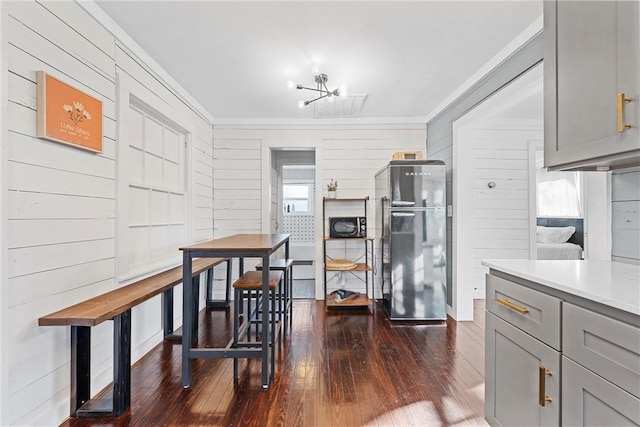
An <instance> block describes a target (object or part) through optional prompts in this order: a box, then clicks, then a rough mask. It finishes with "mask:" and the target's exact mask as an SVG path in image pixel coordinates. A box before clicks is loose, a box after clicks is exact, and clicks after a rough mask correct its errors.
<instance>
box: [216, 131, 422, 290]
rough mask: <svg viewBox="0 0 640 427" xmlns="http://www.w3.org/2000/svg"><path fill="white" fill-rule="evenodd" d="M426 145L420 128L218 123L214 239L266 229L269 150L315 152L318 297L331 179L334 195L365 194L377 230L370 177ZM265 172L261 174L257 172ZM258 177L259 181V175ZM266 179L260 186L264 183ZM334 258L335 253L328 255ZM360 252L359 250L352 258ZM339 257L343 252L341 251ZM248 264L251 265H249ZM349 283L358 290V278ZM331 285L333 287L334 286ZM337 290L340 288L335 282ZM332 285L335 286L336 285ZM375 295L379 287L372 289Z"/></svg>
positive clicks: (349, 211)
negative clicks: (400, 155)
mask: <svg viewBox="0 0 640 427" xmlns="http://www.w3.org/2000/svg"><path fill="white" fill-rule="evenodd" d="M425 147H426V126H425V125H416V124H408V125H352V126H347V125H345V126H338V125H326V126H322V125H308V126H301V125H292V126H278V125H273V126H268V125H256V126H252V125H216V127H215V129H214V194H215V198H214V218H215V235H216V237H221V236H226V235H230V234H234V233H241V232H265V231H267V230H268V224H266V222H267V221H268V218H270V216H269V212H268V206H269V203H268V202H269V201H268V198H269V195H270V189H269V188H268V186H269V183H268V182H266V181H267V180H268V177H269V170H270V165H271V159H269V158H263V157H264V156H267V157H269V155H270V154H269V153H270V151H269V150H270V149H272V148H273V149H295V148H305V149H312V150H315V153H316V169H317V171H319V172H317V174H316V176H317V177H318V176H319V178H318V180H319V182H316V210H315V215H316V218H317V219H318V221H316V230H315V237H316V241H317V246H318V247H317V248H316V258H315V261H316V266H317V267H316V296H317V297H318V298H323V296H322V292H321V291H322V285H323V282H322V281H323V274H322V258H321V257H322V249H321V244H322V224H321V221H320V219H321V218H322V197H323V196H324V195H326V184H327V183H328V182H329V180H330V179H331V178H334V179H336V180H338V182H339V187H338V197H365V196H369V197H370V198H371V200H370V201H369V203H368V207H367V208H368V212H367V213H368V224H369V230H368V231H369V235H370V236H375V235H376V233H377V232H378V230H377V229H376V227H377V226H378V221H376V219H375V218H376V212H375V208H374V207H375V201H374V200H373V199H374V188H375V182H374V175H375V173H376V172H377V171H378V170H379V169H381V168H382V167H383V166H384V165H385V164H386V163H387V162H388V161H389V160H391V158H392V156H393V153H394V152H396V151H403V150H407V151H409V150H410V151H414V150H422V151H423V152H424V150H425ZM263 168H264V169H265V172H264V173H263ZM263 177H264V178H263ZM263 179H264V181H265V182H263V181H262V180H263ZM333 215H345V216H350V215H362V208H361V206H360V204H357V203H355V204H353V205H351V206H345V207H344V209H343V210H340V211H334V212H333ZM351 246H352V245H351V244H349V248H348V251H347V257H358V256H360V255H361V254H362V249H357V248H355V247H354V248H351ZM333 252H334V255H335V256H338V255H340V253H339V252H340V250H337V251H336V250H334V251H333ZM358 252H359V253H358ZM341 253H342V255H341V256H340V257H344V250H343V249H342V252H341ZM248 267H250V266H248ZM349 280H350V281H349V282H348V283H347V285H348V286H352V285H353V287H354V289H355V290H360V291H363V290H364V285H363V284H362V283H361V282H359V281H358V280H357V279H354V280H352V279H349ZM332 283H334V282H332ZM340 286H342V284H340ZM340 286H338V287H340ZM377 292H378V295H379V292H380V290H379V288H378V290H377Z"/></svg>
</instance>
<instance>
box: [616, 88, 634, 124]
mask: <svg viewBox="0 0 640 427" xmlns="http://www.w3.org/2000/svg"><path fill="white" fill-rule="evenodd" d="M631 101H633V98H627V97H625V96H624V93H619V94H618V133H622V132H624V131H625V130H627V129H631V125H630V124H629V123H625V122H624V105H625V104H628V103H630V102H631Z"/></svg>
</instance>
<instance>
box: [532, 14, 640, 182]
mask: <svg viewBox="0 0 640 427" xmlns="http://www.w3.org/2000/svg"><path fill="white" fill-rule="evenodd" d="M639 23H640V10H639V3H638V2H637V1H545V2H544V42H545V48H544V49H545V52H544V73H545V77H544V86H545V87H544V94H545V103H544V105H545V117H544V120H545V147H544V148H545V166H546V167H548V168H549V169H551V170H569V169H577V170H593V169H597V168H605V169H606V168H608V167H625V166H630V165H637V164H640V107H639V104H640V103H639V101H640V100H639V94H640V73H639V72H638V69H640V32H639V27H640V25H639ZM628 99H630V101H626V100H628ZM627 125H629V126H630V127H627Z"/></svg>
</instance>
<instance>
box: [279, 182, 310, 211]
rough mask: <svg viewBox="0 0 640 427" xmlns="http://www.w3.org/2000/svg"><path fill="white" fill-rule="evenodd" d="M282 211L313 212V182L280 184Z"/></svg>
mask: <svg viewBox="0 0 640 427" xmlns="http://www.w3.org/2000/svg"><path fill="white" fill-rule="evenodd" d="M282 198H283V205H284V206H283V210H284V213H285V214H286V213H305V214H311V213H313V184H310V183H285V184H283V185H282Z"/></svg>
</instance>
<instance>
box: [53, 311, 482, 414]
mask: <svg viewBox="0 0 640 427" xmlns="http://www.w3.org/2000/svg"><path fill="white" fill-rule="evenodd" d="M475 308H476V310H475V319H476V320H475V321H474V322H455V321H453V320H451V319H449V321H448V322H447V323H446V326H433V325H412V324H401V325H397V324H395V323H394V324H391V322H389V320H388V319H387V317H386V316H385V314H384V313H383V312H382V311H381V310H380V308H379V307H378V308H377V309H376V311H375V312H374V313H373V314H367V313H366V312H364V313H362V312H358V311H345V310H341V311H335V310H334V311H331V312H329V313H326V312H325V311H324V306H323V303H322V301H317V302H316V301H314V300H300V299H299V300H295V302H294V308H293V310H294V326H293V332H292V334H291V336H290V338H289V339H288V341H287V342H286V344H285V346H284V348H283V351H282V352H281V354H280V355H279V364H278V369H279V371H278V373H277V374H276V379H275V381H274V382H272V384H271V387H270V388H269V390H267V391H263V390H262V387H261V384H260V382H261V376H260V363H259V362H258V361H257V360H252V361H250V362H247V361H246V360H242V361H241V363H240V372H241V373H240V379H239V381H238V383H237V384H234V381H233V372H232V361H231V360H229V359H227V360H202V359H200V360H196V361H195V362H194V364H193V365H194V370H193V382H192V386H191V388H190V389H189V390H183V389H182V386H181V373H180V372H181V371H180V358H181V355H180V346H179V345H172V344H170V343H162V344H160V345H159V346H158V347H156V348H155V349H154V350H152V351H151V352H150V353H149V354H147V355H146V356H145V357H144V358H143V359H142V360H140V361H139V362H138V363H136V364H135V366H134V367H133V370H132V396H131V400H132V403H131V408H130V409H129V410H128V411H126V412H125V413H124V414H123V415H122V416H121V417H119V418H115V419H113V418H111V419H70V420H67V421H66V422H65V423H63V425H65V426H106V425H108V426H129V425H136V426H148V425H156V426H159V425H162V426H180V425H182V426H187V425H189V426H236V425H253V426H277V425H281V426H411V425H413V426H440V425H474V426H475V425H486V423H485V421H484V419H483V416H482V413H483V402H484V302H483V301H477V302H476V306H475ZM230 324H231V317H230V315H229V312H228V311H227V312H225V311H205V312H203V313H202V314H201V329H200V346H206V345H219V344H221V343H224V342H226V341H227V339H228V337H229V326H230ZM106 392H108V390H107V391H106Z"/></svg>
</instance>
